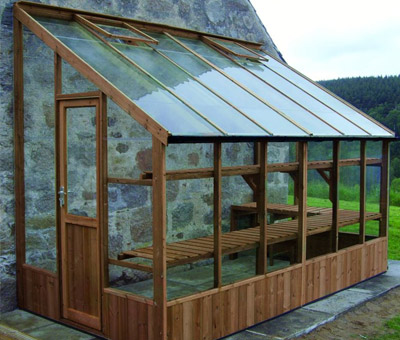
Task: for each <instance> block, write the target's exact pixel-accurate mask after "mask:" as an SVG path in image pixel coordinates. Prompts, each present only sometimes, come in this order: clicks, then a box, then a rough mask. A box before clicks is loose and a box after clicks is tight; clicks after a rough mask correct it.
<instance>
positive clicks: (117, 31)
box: [96, 24, 143, 39]
mask: <svg viewBox="0 0 400 340" xmlns="http://www.w3.org/2000/svg"><path fill="white" fill-rule="evenodd" d="M96 25H97V26H99V27H100V28H102V29H103V30H105V31H107V32H108V33H110V34H114V35H120V36H125V37H132V38H141V39H143V36H142V35H140V34H138V33H135V32H133V31H131V30H130V29H128V28H125V27H117V26H110V25H102V24H96Z"/></svg>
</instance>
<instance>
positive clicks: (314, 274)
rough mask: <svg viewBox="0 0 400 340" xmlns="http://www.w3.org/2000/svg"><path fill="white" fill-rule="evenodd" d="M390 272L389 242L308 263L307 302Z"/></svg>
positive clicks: (371, 242)
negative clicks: (387, 270)
mask: <svg viewBox="0 0 400 340" xmlns="http://www.w3.org/2000/svg"><path fill="white" fill-rule="evenodd" d="M386 269H387V239H386V238H381V239H377V240H374V241H370V242H367V243H366V244H365V246H364V247H363V246H354V247H351V248H348V249H343V250H340V251H339V252H338V253H337V255H336V256H335V255H332V254H329V255H326V256H321V257H318V258H315V259H313V260H310V261H307V264H306V302H307V303H308V302H311V301H314V300H317V299H319V298H321V297H323V296H325V295H328V294H332V293H334V292H336V291H339V290H342V289H345V288H347V287H349V286H352V285H354V284H356V283H358V282H360V281H363V280H366V279H368V278H370V277H372V276H375V275H378V274H380V273H382V272H384V271H386Z"/></svg>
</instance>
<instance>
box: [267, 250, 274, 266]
mask: <svg viewBox="0 0 400 340" xmlns="http://www.w3.org/2000/svg"><path fill="white" fill-rule="evenodd" d="M268 254H269V265H270V266H271V267H272V266H273V265H274V246H273V245H270V246H268Z"/></svg>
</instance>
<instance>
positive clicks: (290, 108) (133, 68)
mask: <svg viewBox="0 0 400 340" xmlns="http://www.w3.org/2000/svg"><path fill="white" fill-rule="evenodd" d="M35 19H36V20H37V22H39V23H40V24H41V25H42V26H43V27H44V28H45V29H46V30H47V31H48V32H50V33H51V34H52V35H53V36H55V37H57V38H58V39H59V40H60V41H61V42H62V43H63V44H64V45H66V46H67V47H68V48H69V49H70V50H71V51H73V52H74V53H75V54H76V55H77V56H78V57H80V58H81V59H82V60H83V61H84V62H86V63H87V64H88V65H90V66H91V67H92V68H93V69H94V70H95V71H96V72H97V73H99V74H100V75H101V76H102V77H104V78H105V79H106V80H107V81H108V82H109V83H111V84H113V85H114V86H115V87H116V88H117V89H118V90H119V91H121V92H122V93H123V94H124V95H126V96H127V97H128V98H129V99H130V100H131V101H132V102H133V103H134V104H135V105H136V106H137V107H139V108H140V109H141V110H142V111H144V112H145V113H146V114H147V115H148V116H149V117H151V118H152V119H153V120H154V121H155V122H157V123H158V124H160V125H161V126H162V127H163V128H164V129H165V130H167V131H168V133H169V135H170V136H177V137H237V138H241V137H255V138H257V137H267V138H274V137H280V138H282V137H299V138H310V137H318V138H323V137H327V138H336V137H340V138H348V137H349V138H365V137H367V138H368V137H371V138H380V137H382V138H384V137H394V133H392V132H391V131H390V130H388V129H385V128H383V127H382V126H381V125H380V124H379V123H376V122H375V121H374V120H372V119H370V118H369V117H368V116H366V115H365V114H362V113H361V112H360V111H358V110H357V109H355V108H353V107H352V106H351V105H349V104H347V103H345V102H344V101H342V100H340V99H338V98H337V97H335V96H334V95H332V94H331V93H329V92H328V91H326V90H325V89H323V88H322V87H320V86H319V85H317V84H316V83H314V82H312V81H310V80H309V79H308V78H306V77H304V76H303V75H301V74H300V73H298V72H296V71H295V70H293V69H292V68H290V67H288V66H287V65H285V64H284V63H282V62H280V61H278V60H276V59H275V58H273V57H272V56H270V55H268V54H266V53H265V52H262V51H259V50H251V49H249V48H248V47H246V46H243V45H241V44H239V43H235V42H233V41H229V40H223V39H222V40H221V39H214V38H207V37H203V39H191V38H183V37H180V36H173V35H171V34H169V33H159V32H158V33H154V32H147V31H146V32H143V34H144V35H145V36H147V37H151V38H152V39H155V40H156V41H157V42H158V43H157V44H155V43H147V42H143V41H137V42H133V43H132V42H129V43H127V42H126V41H124V40H123V39H122V40H121V39H117V38H115V36H114V37H110V36H108V37H105V36H102V35H101V34H99V33H98V32H95V30H93V29H91V28H90V27H88V26H85V25H84V24H82V23H81V22H77V21H74V20H72V21H69V20H60V19H50V18H44V17H36V18H35ZM101 28H103V27H101ZM115 29H117V30H118V32H117V33H119V34H123V33H124V31H125V30H126V29H125V28H118V27H116V28H115ZM133 29H136V28H133ZM130 32H131V31H130ZM130 34H131V33H130ZM131 36H132V37H134V36H135V34H134V33H132V34H131ZM200 38H202V37H201V36H200ZM219 46H221V48H219ZM230 52H232V53H230Z"/></svg>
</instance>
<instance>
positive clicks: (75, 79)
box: [0, 0, 287, 312]
mask: <svg viewBox="0 0 400 340" xmlns="http://www.w3.org/2000/svg"><path fill="white" fill-rule="evenodd" d="M14 2H15V1H14V0H2V1H1V2H0V19H1V32H0V43H1V44H0V45H1V49H0V53H1V55H0V60H1V63H0V312H3V311H7V310H11V309H13V308H15V306H16V284H15V219H14V214H15V211H14V204H15V202H14V171H13V169H14V163H13V150H14V149H13V85H12V83H13V50H12V48H13V41H12V5H13V3H14ZM40 2H43V3H48V4H51V5H56V6H65V7H73V8H79V9H85V10H90V11H95V12H102V13H107V14H114V15H121V14H122V15H123V16H126V17H132V18H135V19H140V20H147V21H152V22H160V23H166V24H170V25H174V26H180V27H186V28H191V29H195V30H200V31H206V32H212V33H217V34H221V35H226V36H232V37H238V38H241V39H246V40H253V41H259V42H263V43H264V45H265V48H266V49H268V50H269V51H270V52H271V53H273V54H275V55H279V52H278V51H277V49H276V47H275V45H274V44H273V42H272V40H271V38H270V37H269V35H268V33H267V32H266V30H265V28H264V26H263V25H262V23H261V22H260V20H259V18H258V17H257V15H256V13H255V11H254V9H253V7H252V6H251V4H250V3H249V1H248V0H205V1H204V0H158V1H147V0H136V1H134V0H129V1H117V0H105V1H99V0H89V1H75V0H45V1H40ZM24 42H25V46H24V50H25V56H24V62H25V66H24V70H25V75H24V84H25V102H26V105H25V139H26V145H25V158H26V160H25V167H26V174H27V175H29V176H27V180H26V183H25V185H26V189H27V194H26V208H27V211H26V219H27V231H26V237H27V253H26V258H27V262H28V263H31V264H33V265H36V266H39V267H41V268H46V269H48V270H52V271H54V270H55V257H56V251H55V223H54V211H55V204H56V202H55V199H54V195H55V191H56V190H55V187H54V172H55V169H54V153H55V150H54V143H53V142H54V100H53V94H54V92H53V85H54V83H53V73H52V72H53V66H52V63H53V59H52V58H53V54H52V52H51V50H50V49H48V48H47V47H46V46H45V45H44V44H43V43H42V42H40V40H39V39H38V38H37V37H35V36H34V35H32V34H30V33H29V32H26V33H25V34H24ZM63 72H64V79H63V80H64V84H63V86H64V88H63V90H64V92H65V93H68V92H77V91H85V90H87V89H94V86H93V85H92V84H89V83H88V82H87V81H86V80H85V79H84V78H82V76H80V75H79V74H78V73H77V72H75V71H74V70H73V69H72V68H71V67H70V66H69V65H68V64H64V65H63ZM108 111H109V116H110V118H109V122H108V126H109V136H108V138H109V154H110V156H109V157H110V158H109V171H110V175H112V176H125V177H132V178H136V177H137V176H138V175H139V173H140V172H142V171H144V170H148V169H149V167H150V166H151V149H150V148H151V138H150V135H149V134H148V133H147V132H146V131H144V130H143V129H142V128H141V127H140V126H139V125H138V124H136V123H135V122H133V121H132V119H130V118H129V117H128V116H127V115H126V114H124V112H122V111H121V110H120V109H119V108H118V107H117V106H116V105H115V104H114V103H112V102H111V101H109V102H108ZM88 124H90V122H88ZM251 148H252V145H250V144H246V143H243V144H237V145H233V144H227V145H225V146H224V149H223V157H224V162H225V164H226V165H228V164H246V163H247V164H248V163H251V161H252V150H251ZM269 152H270V158H271V160H275V161H284V160H285V159H286V158H287V147H286V146H285V145H275V146H274V145H273V146H271V147H270V150H269ZM76 157H77V159H80V160H85V157H86V154H85V150H80V151H79V152H78V153H77V155H76ZM210 162H212V146H211V145H184V146H180V147H177V146H171V147H169V149H168V153H167V166H168V168H171V169H172V168H179V167H181V166H184V167H203V166H207V165H210V164H209V163H210ZM81 171H83V170H81ZM211 186H212V181H211V182H210V181H208V180H199V181H179V182H169V183H168V187H167V195H168V226H169V230H168V240H169V241H171V240H178V239H182V238H189V237H194V236H199V235H200V234H201V233H204V232H210V230H211V228H212V197H211V196H210V193H209V190H210V188H211ZM269 190H270V195H271V198H272V199H273V200H276V201H279V200H284V199H285V197H286V194H287V184H286V179H285V178H284V177H283V176H279V175H274V176H271V177H270V178H269ZM79 195H81V197H83V198H84V199H87V200H89V199H90V198H91V197H92V196H91V193H90V192H87V191H86V192H85V191H84V190H83V191H82V192H80V193H79ZM250 196H251V193H250V190H249V188H248V187H247V185H246V184H245V183H244V182H243V180H242V179H241V178H239V177H232V178H227V179H224V189H223V198H224V203H223V208H224V211H223V220H224V228H227V227H228V221H229V205H230V204H232V203H240V202H244V201H248V200H250V199H251V197H250ZM109 199H110V217H109V219H110V238H109V243H110V249H111V250H110V254H111V255H113V256H114V255H115V254H116V253H117V252H118V251H120V250H123V249H126V247H131V248H132V247H138V246H140V245H143V244H146V243H149V242H151V220H150V219H149V218H148V217H149V216H151V214H150V213H151V207H150V203H151V191H150V190H149V189H148V188H139V187H129V186H123V185H114V186H110V188H109ZM132 216H135V219H132ZM119 275H120V273H119V272H118V271H111V279H115V278H117V277H118V276H119Z"/></svg>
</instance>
